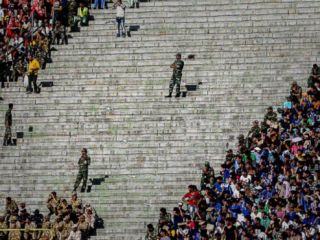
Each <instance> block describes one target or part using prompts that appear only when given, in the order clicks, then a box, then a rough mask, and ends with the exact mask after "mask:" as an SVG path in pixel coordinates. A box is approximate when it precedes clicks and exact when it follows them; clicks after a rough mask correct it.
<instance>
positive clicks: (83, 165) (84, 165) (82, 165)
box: [74, 156, 91, 191]
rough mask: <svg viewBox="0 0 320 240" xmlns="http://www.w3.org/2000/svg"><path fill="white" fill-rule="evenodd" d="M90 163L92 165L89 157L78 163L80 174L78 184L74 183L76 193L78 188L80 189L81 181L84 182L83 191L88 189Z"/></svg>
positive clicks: (81, 159)
mask: <svg viewBox="0 0 320 240" xmlns="http://www.w3.org/2000/svg"><path fill="white" fill-rule="evenodd" d="M90 163H91V159H90V157H88V156H86V157H81V158H80V159H79V161H78V165H79V172H78V175H77V179H76V182H75V183H74V191H76V190H77V188H78V187H79V185H80V182H81V180H83V182H82V188H81V191H84V190H85V189H86V185H87V180H88V167H89V165H90Z"/></svg>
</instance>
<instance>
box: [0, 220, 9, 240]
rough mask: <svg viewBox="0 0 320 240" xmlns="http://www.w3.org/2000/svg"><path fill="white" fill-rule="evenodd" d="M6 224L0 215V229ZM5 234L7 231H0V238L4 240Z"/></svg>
mask: <svg viewBox="0 0 320 240" xmlns="http://www.w3.org/2000/svg"><path fill="white" fill-rule="evenodd" d="M7 228H8V226H7V224H6V222H5V220H4V217H2V216H0V230H1V229H7ZM7 235H8V233H7V232H1V231H0V240H6V239H7Z"/></svg>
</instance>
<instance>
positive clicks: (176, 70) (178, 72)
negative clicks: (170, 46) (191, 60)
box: [166, 53, 184, 98]
mask: <svg viewBox="0 0 320 240" xmlns="http://www.w3.org/2000/svg"><path fill="white" fill-rule="evenodd" d="M183 67H184V62H183V61H182V60H181V54H180V53H177V54H176V60H175V61H174V63H173V64H171V65H170V68H172V69H173V73H172V77H171V80H170V85H169V95H167V96H166V97H169V98H171V97H172V92H173V88H174V86H175V85H177V87H176V96H175V97H180V84H181V77H182V70H183Z"/></svg>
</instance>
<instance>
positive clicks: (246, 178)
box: [240, 171, 251, 185]
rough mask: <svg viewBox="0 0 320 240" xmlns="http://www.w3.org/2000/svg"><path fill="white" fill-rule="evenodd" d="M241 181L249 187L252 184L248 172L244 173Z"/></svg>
mask: <svg viewBox="0 0 320 240" xmlns="http://www.w3.org/2000/svg"><path fill="white" fill-rule="evenodd" d="M240 181H241V182H242V183H243V184H244V185H248V184H250V183H251V176H250V175H248V173H247V172H246V171H243V172H242V175H241V177H240Z"/></svg>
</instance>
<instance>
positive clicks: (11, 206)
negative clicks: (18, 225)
mask: <svg viewBox="0 0 320 240" xmlns="http://www.w3.org/2000/svg"><path fill="white" fill-rule="evenodd" d="M18 211H19V208H18V205H17V203H16V202H15V201H14V200H12V198H11V197H7V198H6V209H5V212H6V213H5V214H6V217H7V218H9V217H10V216H11V215H13V214H14V213H15V212H18Z"/></svg>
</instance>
